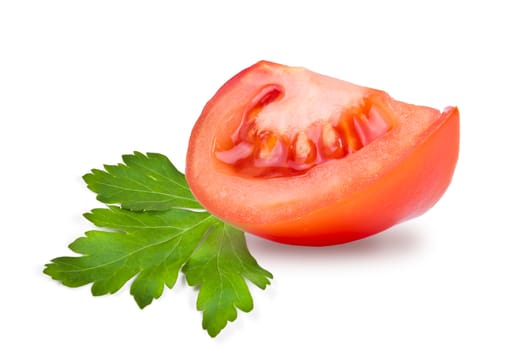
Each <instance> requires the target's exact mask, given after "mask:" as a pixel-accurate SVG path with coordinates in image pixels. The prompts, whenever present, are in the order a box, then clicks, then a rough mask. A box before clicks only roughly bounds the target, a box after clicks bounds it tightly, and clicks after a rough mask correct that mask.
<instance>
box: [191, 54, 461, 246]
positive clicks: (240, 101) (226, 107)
mask: <svg viewBox="0 0 526 350" xmlns="http://www.w3.org/2000/svg"><path fill="white" fill-rule="evenodd" d="M287 68H288V67H286V66H281V65H277V64H274V63H271V62H264V61H262V62H259V63H257V64H255V65H253V66H251V67H249V68H247V69H245V70H243V71H241V72H240V73H238V74H237V75H236V76H234V77H233V78H232V79H230V80H229V81H228V82H227V83H225V85H223V87H221V88H220V89H219V91H218V92H217V93H216V95H215V96H214V97H213V98H212V99H211V100H210V101H209V102H208V103H207V105H206V106H205V108H204V109H203V112H202V114H201V116H200V118H199V120H198V121H197V123H196V125H195V126H194V129H193V131H192V135H191V137H190V142H189V148H188V153H187V169H186V175H187V179H188V183H189V185H190V188H191V190H192V192H193V193H194V195H195V196H196V198H197V199H198V200H199V201H200V202H201V204H202V205H203V206H204V207H205V208H206V209H207V210H209V211H210V212H211V213H212V214H214V215H216V216H217V217H219V218H221V219H222V220H224V221H226V222H228V223H230V224H232V225H233V226H235V227H238V228H240V229H242V230H244V231H245V232H248V233H252V234H255V235H258V236H261V237H263V238H267V239H270V240H273V241H276V242H281V243H286V244H294V245H307V246H325V245H334V244H341V243H346V242H350V241H354V240H357V239H362V238H365V237H367V236H370V235H372V234H375V233H379V232H381V231H384V230H386V229H387V228H389V227H391V226H393V225H395V224H397V223H400V222H403V221H405V220H408V219H410V218H413V217H416V216H418V215H421V214H422V213H424V212H426V211H427V210H428V209H430V208H431V207H432V206H433V205H434V204H435V203H436V202H437V201H438V200H439V199H440V197H441V196H442V195H443V194H444V192H445V191H446V189H447V187H448V185H449V184H450V182H451V179H452V176H453V172H454V169H455V165H456V162H457V158H458V150H459V112H458V109H457V108H456V107H448V108H446V110H445V111H444V112H443V113H440V112H439V111H438V110H435V109H432V108H428V107H423V106H415V105H410V104H406V103H403V102H399V101H395V100H393V99H391V98H390V97H389V96H388V95H387V94H385V93H383V92H381V91H378V90H373V89H367V88H362V87H357V86H356V87H357V88H360V89H366V90H367V91H370V92H372V93H374V94H378V95H379V96H380V98H381V99H383V100H385V101H386V103H387V104H389V105H390V106H391V107H392V109H393V110H394V111H395V114H396V115H397V116H404V115H415V116H417V117H418V116H424V117H423V118H421V119H426V118H427V119H426V120H430V121H432V123H430V125H425V128H424V127H423V130H422V131H421V132H419V133H418V135H416V136H415V137H414V138H413V139H412V140H411V143H410V144H408V145H405V144H403V145H402V146H403V147H402V146H400V144H401V143H403V141H401V140H395V138H396V137H397V136H398V137H399V136H400V135H401V136H404V134H403V133H402V134H400V135H398V134H397V133H396V132H391V133H390V135H385V136H384V137H383V141H381V142H373V143H371V144H370V145H368V146H366V147H364V148H363V149H362V150H360V151H358V152H357V153H355V154H353V155H351V156H348V157H345V158H342V159H337V160H332V161H330V162H327V163H324V164H320V165H318V166H316V167H314V168H312V169H311V170H309V171H308V172H307V173H306V174H304V175H301V176H291V177H281V178H272V179H267V178H245V177H240V176H238V174H236V173H235V171H232V170H231V169H228V167H226V166H225V165H224V164H221V162H219V161H218V160H217V159H216V158H215V157H214V145H215V143H216V141H217V140H219V139H220V138H221V137H228V136H229V135H224V134H225V132H226V133H228V130H233V129H234V128H235V125H237V123H238V121H239V117H238V115H239V114H241V113H242V111H243V109H244V107H245V105H246V104H247V103H249V101H250V98H251V97H252V96H253V95H254V91H256V90H258V89H260V88H261V86H262V85H263V84H267V83H269V82H272V81H273V80H272V79H274V78H275V76H276V74H278V76H279V71H281V70H286V69H287ZM294 69H295V68H294ZM276 71H278V73H276ZM330 79H334V78H330ZM337 84H338V83H337ZM341 84H349V85H353V84H350V83H345V82H342V83H341ZM406 143H408V142H406ZM390 144H395V145H394V146H390ZM385 145H387V146H385ZM384 148H385V149H384ZM390 152H393V156H392V157H384V155H385V154H386V153H390ZM381 154H384V155H382V156H381V157H382V159H383V158H385V159H386V160H385V161H384V160H382V161H381V162H380V163H382V162H384V163H386V164H385V166H384V167H381V168H380V169H379V170H374V171H373V170H370V169H369V168H368V166H367V164H368V163H375V162H379V161H378V160H377V159H375V157H377V156H378V155H381ZM370 168H374V167H373V166H371V167H370ZM361 169H365V170H366V171H361ZM347 173H348V174H349V176H348V177H349V178H350V179H351V180H348V179H346V176H345V174H347ZM331 174H332V175H331ZM330 178H334V180H333V181H332V180H330ZM329 182H330V183H329Z"/></svg>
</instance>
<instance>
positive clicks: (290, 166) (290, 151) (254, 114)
mask: <svg viewBox="0 0 526 350" xmlns="http://www.w3.org/2000/svg"><path fill="white" fill-rule="evenodd" d="M284 95H286V91H284V89H283V88H282V87H280V86H279V85H268V86H266V87H264V88H263V89H262V90H261V91H260V92H259V93H258V94H256V96H255V97H254V98H253V99H252V101H251V102H250V103H249V104H248V105H247V107H246V108H245V110H244V111H243V113H242V117H241V120H240V123H239V125H238V127H237V128H236V129H235V131H234V133H233V134H232V135H231V137H230V140H231V142H230V143H229V144H228V145H226V147H225V145H222V147H221V146H220V145H216V148H215V150H214V154H215V157H216V158H217V159H218V160H219V161H221V162H223V163H224V164H226V165H228V166H230V167H231V168H232V169H233V170H234V171H235V172H236V173H238V174H240V175H245V176H251V177H263V178H270V177H280V176H291V175H299V174H303V173H305V172H306V171H308V170H309V169H311V168H312V167H314V166H316V165H318V164H321V163H324V162H326V161H328V160H332V159H340V158H343V157H346V156H348V155H350V154H352V153H355V152H357V151H359V150H360V149H361V148H363V147H365V146H366V145H368V144H369V143H371V142H373V141H374V140H376V139H377V138H379V137H381V136H382V135H384V134H386V133H387V132H388V131H389V130H391V129H392V127H393V124H394V118H393V112H392V111H390V110H389V109H388V108H387V106H385V105H384V104H383V103H382V102H381V101H380V100H379V99H375V98H374V95H372V94H370V95H366V96H363V98H362V99H361V101H360V102H359V103H357V104H353V105H351V106H345V107H344V108H342V109H341V110H340V112H339V114H338V115H336V116H323V115H320V116H317V118H311V120H310V124H308V125H306V126H305V127H304V128H303V129H300V130H292V131H290V130H286V131H285V132H284V131H283V130H276V129H270V128H267V127H266V126H265V124H268V123H264V122H263V121H262V119H264V118H269V116H268V113H267V114H265V108H266V107H267V106H268V105H270V104H272V103H279V101H280V100H281V99H282V98H283V97H284ZM271 117H272V118H276V117H275V116H271ZM279 118H286V116H278V117H277V119H279Z"/></svg>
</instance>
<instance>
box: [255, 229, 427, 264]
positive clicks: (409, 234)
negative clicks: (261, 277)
mask: <svg viewBox="0 0 526 350" xmlns="http://www.w3.org/2000/svg"><path fill="white" fill-rule="evenodd" d="M418 228H419V226H418V225H414V224H400V225H398V226H395V227H392V228H390V229H388V230H386V231H383V232H381V233H379V234H376V235H373V236H370V237H367V238H364V239H361V240H358V241H354V242H349V243H345V244H340V245H334V246H325V247H306V246H295V245H287V244H281V243H276V242H273V241H269V240H265V239H262V238H259V237H256V236H254V235H251V234H247V235H246V236H247V244H248V246H249V249H250V251H251V252H252V254H253V255H254V256H255V257H256V259H258V258H260V259H262V260H263V259H266V257H270V258H277V259H280V260H282V259H286V260H289V261H290V260H295V261H296V259H298V260H299V259H305V258H307V259H309V260H311V259H314V260H316V259H323V260H324V261H327V260H335V261H336V260H339V261H341V260H342V259H354V258H375V257H379V258H380V257H382V258H383V257H395V256H404V255H409V254H412V253H414V252H416V251H419V248H420V247H421V246H422V243H423V240H424V237H422V234H423V232H420V230H418ZM264 256H265V257H264ZM296 262H297V261H296Z"/></svg>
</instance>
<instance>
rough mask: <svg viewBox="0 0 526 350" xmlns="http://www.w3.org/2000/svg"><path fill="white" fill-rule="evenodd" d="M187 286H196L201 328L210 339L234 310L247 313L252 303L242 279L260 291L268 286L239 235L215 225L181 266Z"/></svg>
mask: <svg viewBox="0 0 526 350" xmlns="http://www.w3.org/2000/svg"><path fill="white" fill-rule="evenodd" d="M183 272H184V273H185V275H186V280H187V282H188V284H189V285H191V286H199V288H200V290H199V297H198V299H197V308H198V309H199V310H202V311H203V328H205V329H207V330H208V334H210V336H212V337H214V336H216V335H217V334H218V333H219V332H220V331H221V329H223V328H224V327H225V326H226V324H227V321H233V320H235V319H236V317H237V311H236V307H237V308H239V309H240V310H242V311H245V312H249V311H251V310H252V308H253V301H252V297H251V295H250V292H249V290H248V287H247V284H246V282H245V278H246V279H248V280H250V281H251V282H252V283H254V284H255V285H257V286H258V287H259V288H261V289H265V287H266V286H267V285H268V284H269V283H270V282H269V280H268V279H269V278H272V275H271V274H270V272H268V271H265V270H263V269H262V268H261V267H260V266H259V265H258V264H257V262H256V260H254V258H253V257H252V256H251V255H250V253H249V251H248V248H247V245H246V242H245V236H244V235H243V232H241V231H239V230H236V229H234V228H233V227H231V226H229V225H227V224H225V223H223V222H218V224H217V225H215V226H214V227H213V228H212V229H211V231H210V233H209V234H208V235H207V237H206V238H205V239H204V240H203V241H202V242H201V244H200V245H199V247H198V248H197V249H196V250H195V251H194V254H192V256H190V259H189V261H188V262H187V264H186V265H185V266H184V267H183Z"/></svg>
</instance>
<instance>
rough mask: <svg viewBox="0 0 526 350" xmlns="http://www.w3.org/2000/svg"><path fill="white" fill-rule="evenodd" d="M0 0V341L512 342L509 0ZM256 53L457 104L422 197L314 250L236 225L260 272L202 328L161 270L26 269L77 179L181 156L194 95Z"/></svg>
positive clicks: (86, 200)
mask: <svg viewBox="0 0 526 350" xmlns="http://www.w3.org/2000/svg"><path fill="white" fill-rule="evenodd" d="M175 3H176V2H175V1H143V2H140V1H109V0H105V1H95V0H92V1H72V0H68V1H52V0H49V1H33V2H31V1H23V0H19V1H9V0H7V1H2V2H1V3H0V123H1V124H0V136H1V139H0V143H1V145H0V146H1V147H0V151H1V157H0V160H1V163H0V167H1V171H0V186H1V192H0V194H1V197H0V205H1V211H0V215H1V236H0V237H1V241H0V242H1V244H0V261H1V263H0V269H1V275H0V277H1V282H0V283H1V287H0V300H1V302H2V304H1V306H0V308H1V310H0V318H1V321H2V323H3V324H4V326H2V331H1V334H2V335H1V337H0V348H2V349H28V348H30V347H31V346H33V347H38V348H46V349H51V348H53V349H110V348H117V347H118V348H123V349H124V348H126V349H135V348H143V349H155V348H163V349H176V348H182V347H183V346H184V347H185V348H187V347H188V346H192V347H193V348H202V347H203V346H205V347H206V348H212V349H215V348H218V349H226V348H228V349H260V348H261V349H263V348H275V349H277V348H294V349H296V348H331V349H332V348H334V349H338V348H345V349H479V348H489V349H525V348H526V335H525V326H526V316H525V315H526V300H525V295H526V287H525V284H524V280H525V267H526V254H525V250H526V249H525V248H526V237H525V235H526V229H525V224H524V217H525V216H526V205H525V196H526V188H525V185H524V179H525V178H526V176H525V175H526V172H525V170H524V163H525V155H524V153H525V151H526V141H525V139H526V138H525V136H524V135H525V127H524V125H525V119H526V112H525V107H524V106H525V103H524V101H526V86H525V81H526V69H525V62H526V54H525V51H524V50H525V44H526V36H525V34H524V33H526V25H525V23H526V22H525V20H524V17H525V12H524V10H523V8H524V5H520V4H521V2H520V1H515V2H512V1H502V0H500V1H493V2H490V1H479V2H475V1H473V2H468V1H464V2H461V1H449V2H448V1H437V2H436V3H431V2H429V3H426V2H424V1H420V2H417V1H414V2H407V1H383V2H382V1H360V2H358V1H345V2H344V1H340V2H335V1H328V0H324V1H316V2H314V1H313V2H308V1H302V2H299V1H298V2H293V1H289V2H285V1H264V2H257V3H256V2H250V1H244V2H242V1H239V2H233V1H226V0H222V1H194V2H190V1H180V2H177V3H178V4H179V5H176V4H175ZM260 59H267V60H272V61H276V62H279V63H284V64H288V65H299V66H305V67H308V68H310V69H312V70H315V71H318V72H320V73H324V74H327V75H332V76H335V77H338V78H340V79H344V80H348V81H352V82H354V83H357V84H361V85H366V86H370V87H374V88H378V89H382V90H385V91H387V92H389V93H390V94H391V95H392V96H393V97H395V98H397V99H400V100H402V101H406V102H411V103H416V104H424V105H429V106H433V107H436V108H439V109H442V108H443V107H445V106H446V105H458V106H459V108H460V111H461V154H460V159H459V163H458V167H457V171H456V173H455V176H454V179H453V183H452V185H451V186H450V188H449V190H448V192H447V193H446V195H445V196H444V197H443V198H442V200H441V201H440V202H439V203H438V204H437V205H436V206H435V207H434V208H433V209H432V210H431V211H429V212H428V213H426V214H425V215H424V216H421V217H420V218H417V219H415V220H413V221H410V222H406V223H404V224H401V225H399V226H397V227H394V228H392V229H390V230H388V231H387V232H384V233H382V234H380V235H377V236H374V237H372V238H369V239H366V240H362V241H358V242H355V243H351V244H347V245H342V246H335V247H328V248H301V247H293V246H285V245H279V244H275V243H272V242H267V241H264V240H261V239H257V238H254V237H251V236H249V237H248V243H249V246H250V249H251V252H252V254H253V255H254V256H255V257H256V258H257V260H258V261H259V263H260V264H261V265H262V266H264V267H265V268H267V269H269V270H270V271H272V272H273V274H274V280H273V283H272V285H271V286H270V287H269V288H268V289H267V290H265V291H261V290H259V289H257V288H253V296H254V299H255V309H254V311H252V312H251V313H248V314H245V313H240V314H239V317H238V320H237V321H235V322H234V323H233V324H230V325H229V326H227V328H226V329H225V330H224V331H223V332H222V333H221V334H220V335H219V336H218V337H217V338H215V339H211V338H209V337H208V335H207V334H206V333H205V332H204V331H203V330H202V329H201V325H200V317H201V315H200V314H199V313H198V312H197V311H195V306H194V305H195V297H196V293H195V292H194V291H193V290H191V289H189V288H186V286H185V285H184V283H183V282H182V281H179V282H178V284H177V286H176V287H175V288H174V290H169V291H167V292H165V294H164V295H163V297H162V298H161V299H160V300H158V301H155V302H154V303H153V304H152V305H151V306H149V307H147V308H146V309H144V310H140V309H139V308H138V307H137V306H136V305H135V304H134V301H133V299H132V298H131V297H130V296H129V293H128V290H123V291H121V292H119V293H117V294H116V295H111V296H104V297H97V298H95V297H92V296H91V295H90V290H89V287H82V288H78V289H69V288H66V287H63V286H61V285H60V284H59V283H57V282H55V281H52V280H51V279H50V278H49V277H47V276H45V275H43V274H42V273H41V271H42V269H43V265H44V264H45V263H47V262H48V261H49V260H50V259H52V258H54V257H56V256H60V255H66V254H69V250H68V249H67V244H69V243H70V242H71V241H73V240H74V239H75V238H76V237H78V236H80V235H82V233H83V232H84V231H85V230H87V229H88V228H90V227H91V226H90V225H89V224H88V223H87V222H85V221H84V219H83V218H82V217H81V214H82V213H83V212H86V211H88V210H90V209H91V208H93V207H96V206H98V204H97V202H96V201H95V199H94V195H93V194H92V193H91V192H90V191H88V190H87V189H86V188H85V186H84V184H83V183H82V181H81V178H80V177H81V176H82V175H83V174H85V173H86V172H88V171H89V170H90V169H91V168H94V167H100V166H101V165H102V164H103V163H110V164H113V163H116V162H118V161H119V160H120V155H121V154H124V153H130V152H132V151H134V150H138V151H142V152H147V151H155V152H161V153H164V154H166V155H167V156H169V157H170V158H171V159H172V160H173V162H174V163H175V164H176V165H177V166H178V167H179V168H180V169H184V157H185V152H186V147H187V140H188V136H189V133H190V131H191V128H192V125H193V123H194V122H195V120H196V119H197V117H198V116H199V114H200V111H201V108H202V107H203V106H204V104H205V103H206V101H207V100H208V99H209V98H210V97H211V96H212V95H213V94H214V92H215V91H216V90H217V89H218V88H219V87H220V85H221V84H222V83H223V82H225V81H226V80H227V79H228V78H230V77H231V76H232V75H234V74H235V73H237V72H238V71H239V70H241V69H243V68H245V67H246V66H249V65H251V64H253V63H255V62H256V61H258V60H260Z"/></svg>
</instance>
